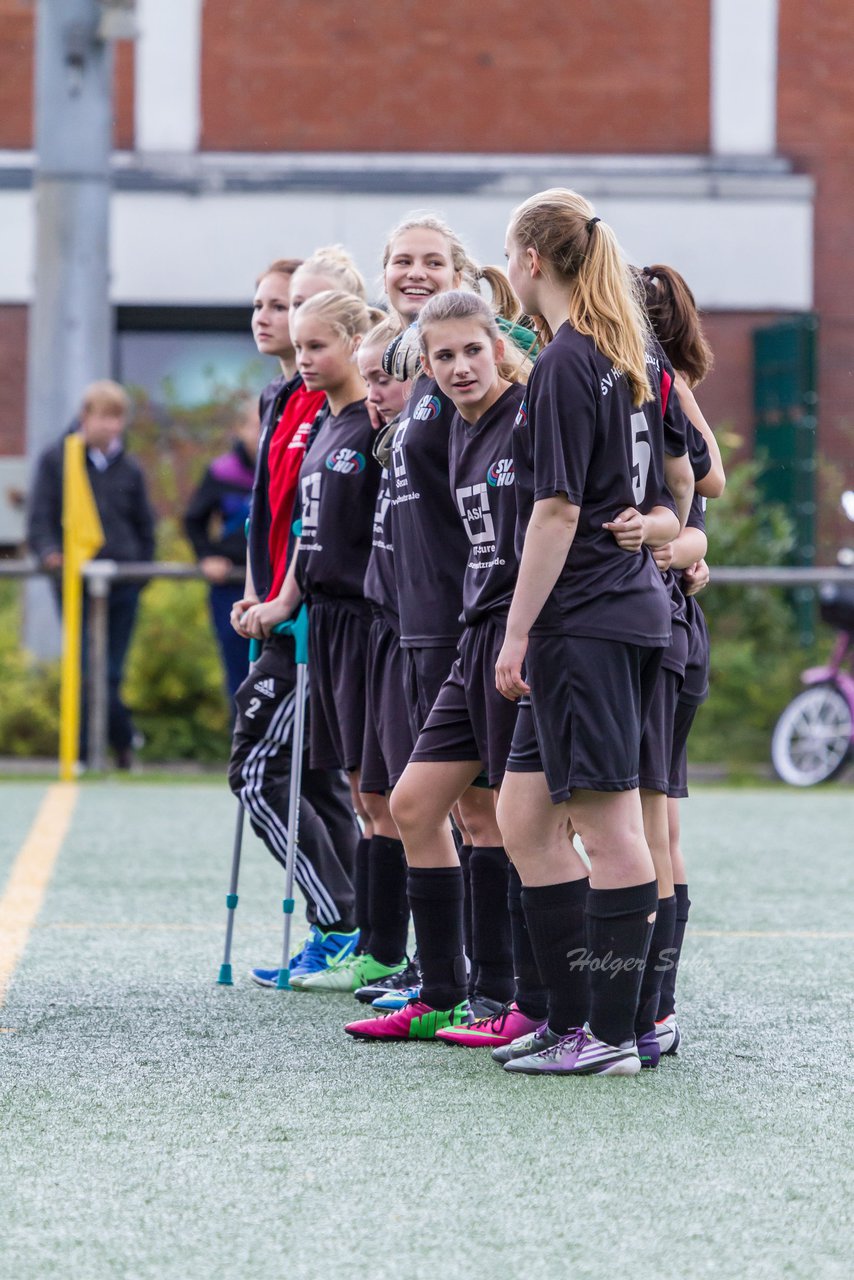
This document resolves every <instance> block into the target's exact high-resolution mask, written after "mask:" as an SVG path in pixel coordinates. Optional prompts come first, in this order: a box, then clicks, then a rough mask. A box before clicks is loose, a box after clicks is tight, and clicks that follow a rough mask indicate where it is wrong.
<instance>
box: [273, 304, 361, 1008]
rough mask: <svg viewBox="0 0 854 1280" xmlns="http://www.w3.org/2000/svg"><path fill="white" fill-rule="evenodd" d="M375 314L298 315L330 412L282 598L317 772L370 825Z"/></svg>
mask: <svg viewBox="0 0 854 1280" xmlns="http://www.w3.org/2000/svg"><path fill="white" fill-rule="evenodd" d="M375 314H376V313H372V312H371V310H370V309H369V308H368V307H367V306H366V305H365V303H364V302H363V301H362V300H361V299H360V298H357V297H355V296H354V295H352V294H347V293H343V292H340V291H327V292H324V293H319V294H316V295H315V296H314V297H311V298H309V299H308V301H305V302H302V304H301V306H300V307H299V309H298V311H297V313H296V315H295V316H294V318H293V321H292V327H293V336H294V349H295V351H296V356H297V368H298V370H299V372H300V374H301V376H302V378H303V381H304V383H305V385H306V387H307V388H308V389H309V390H312V391H323V392H324V393H325V396H326V401H327V406H328V414H327V415H326V416H325V417H324V418H323V421H322V424H321V425H320V427H319V430H316V431H314V432H313V433H312V435H311V436H310V438H309V441H308V447H307V449H306V452H305V457H304V459H303V461H302V465H301V467H300V472H299V515H300V519H301V527H302V532H301V534H300V537H299V539H298V540H297V543H296V548H295V551H294V554H293V555H292V559H291V565H290V568H289V570H288V573H287V576H286V578H285V581H284V584H283V586H282V589H281V591H280V593H279V596H278V597H277V606H278V608H279V611H280V612H284V613H286V615H287V614H289V613H291V612H292V611H293V609H294V608H295V607H296V605H297V604H298V602H299V599H300V597H301V596H304V597H305V598H306V599H307V600H308V603H309V605H310V610H311V614H310V621H311V628H310V640H309V685H310V691H311V726H310V743H311V751H310V755H311V763H312V767H313V768H335V767H338V768H343V769H345V770H346V771H347V774H348V777H349V781H350V790H351V798H352V801H353V806H354V808H355V809H356V812H357V813H359V814H360V816H362V817H363V818H364V820H365V821H366V822H367V821H368V815H367V813H366V812H365V810H364V808H363V806H362V804H361V801H360V798H359V790H358V788H359V769H360V766H361V755H362V737H363V733H364V659H365V647H366V642H367V632H368V628H369V624H370V610H369V606H368V605H367V603H366V602H365V600H364V597H363V594H362V588H363V582H364V576H365V567H366V565H367V560H368V555H369V552H370V545H371V521H372V518H373V510H374V504H375V501H376V491H377V485H378V481H379V465H378V464H377V462H376V461H375V459H374V457H373V454H372V452H371V446H372V444H373V428H372V425H371V422H370V418H369V417H368V412H367V408H366V404H365V385H364V382H363V381H362V378H361V375H360V373H359V370H358V367H357V365H356V361H355V353H356V350H357V348H358V345H359V343H360V341H361V337H362V335H363V334H364V333H365V332H366V331H367V330H368V329H369V328H370V327H371V324H372V321H373V317H374V315H375ZM346 954H347V955H349V950H348V952H347V953H346ZM344 958H345V956H342V959H344ZM333 969H334V966H333ZM333 976H334V975H333V973H331V972H326V971H324V972H322V973H319V974H317V975H314V976H312V977H311V978H306V979H305V980H304V982H302V983H301V984H300V985H301V986H302V987H303V988H304V989H307V990H308V989H319V990H323V989H325V987H326V985H327V983H328V981H332V980H333ZM310 984H314V985H310Z"/></svg>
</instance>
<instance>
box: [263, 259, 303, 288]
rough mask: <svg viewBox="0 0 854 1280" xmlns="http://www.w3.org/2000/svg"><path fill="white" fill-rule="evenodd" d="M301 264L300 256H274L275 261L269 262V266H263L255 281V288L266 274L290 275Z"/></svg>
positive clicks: (293, 273) (295, 271)
mask: <svg viewBox="0 0 854 1280" xmlns="http://www.w3.org/2000/svg"><path fill="white" fill-rule="evenodd" d="M301 266H302V258H276V261H275V262H271V263H270V265H269V267H265V268H264V270H263V271H262V272H261V274H260V276H258V279H257V280H256V281H255V288H256V289H257V288H258V286H259V284H260V283H261V281H262V280H266V279H267V276H287V277H288V278H289V279H290V277H291V276H293V275H296V273H297V271H299V269H300V267H301Z"/></svg>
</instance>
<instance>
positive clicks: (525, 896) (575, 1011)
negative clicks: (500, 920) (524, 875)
mask: <svg viewBox="0 0 854 1280" xmlns="http://www.w3.org/2000/svg"><path fill="white" fill-rule="evenodd" d="M588 889H589V881H588V880H587V879H586V878H585V879H584V880H567V881H565V882H564V883H563V884H547V885H542V886H540V887H539V888H533V889H532V888H528V887H527V886H526V885H523V887H522V906H523V908H524V911H525V919H526V920H527V922H528V934H529V936H530V939H531V946H532V948H533V951H534V955H535V957H536V961H537V968H538V969H539V971H540V973H541V975H542V979H543V983H544V984H545V987H546V990H547V992H548V1022H549V1027H550V1028H551V1030H552V1031H554V1032H555V1033H556V1034H557V1035H566V1033H567V1032H568V1031H569V1030H570V1029H571V1028H572V1027H580V1026H581V1025H582V1024H583V1023H584V1021H585V1020H586V1018H587V977H586V974H585V971H584V963H583V959H584V903H585V901H586V899H587V897H588Z"/></svg>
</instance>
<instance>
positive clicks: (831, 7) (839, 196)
mask: <svg viewBox="0 0 854 1280" xmlns="http://www.w3.org/2000/svg"><path fill="white" fill-rule="evenodd" d="M779 57H780V74H779V89H778V146H779V149H780V151H781V152H782V153H783V154H784V155H787V156H789V157H791V159H792V160H793V161H794V162H795V164H796V165H797V166H798V168H800V169H802V170H804V171H805V172H807V173H811V174H812V175H813V177H814V178H815V180H816V185H817V197H816V224H815V233H816V234H815V243H816V258H815V298H816V309H817V311H818V313H819V317H820V329H819V438H820V442H821V455H822V456H821V465H820V469H819V481H820V490H821V495H820V498H821V502H820V516H821V520H820V541H821V543H822V544H823V546H822V550H823V551H824V553H825V554H826V553H828V552H830V551H833V550H835V548H836V546H837V545H839V544H840V543H841V542H842V540H843V536H847V539H848V541H849V543H850V542H851V537H850V530H851V525H850V524H847V525H846V523H845V522H844V520H843V518H842V517H841V515H840V514H839V513H838V511H837V509H836V508H837V502H838V494H839V491H840V489H841V488H843V487H845V485H846V484H847V486H848V487H854V216H852V162H851V157H852V155H854V78H852V75H851V68H852V66H854V23H852V11H851V5H850V3H849V0H821V3H819V4H816V3H815V2H814V0H813V3H809V2H808V0H781V5H780V53H779Z"/></svg>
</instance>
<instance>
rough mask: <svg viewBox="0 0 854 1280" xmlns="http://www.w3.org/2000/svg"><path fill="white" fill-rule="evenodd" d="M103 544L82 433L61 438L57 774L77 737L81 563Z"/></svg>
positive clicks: (67, 777)
mask: <svg viewBox="0 0 854 1280" xmlns="http://www.w3.org/2000/svg"><path fill="white" fill-rule="evenodd" d="M103 545H104V530H103V528H102V526H101V519H100V516H99V515H98V508H97V506H96V505H95V497H94V494H93V493H92V486H91V485H90V483H89V477H88V475H87V474H86V450H85V445H84V443H83V437H82V436H81V435H80V434H79V433H78V432H76V431H75V432H73V433H71V434H70V435H67V436H66V437H65V451H64V455H63V471H62V680H61V685H60V699H59V776H60V779H61V780H62V781H63V782H70V781H71V780H72V778H73V777H74V767H75V765H76V764H77V759H78V754H79V742H80V659H81V635H82V621H83V576H82V570H83V566H84V564H85V563H86V561H87V560H91V559H92V557H93V556H94V555H95V553H96V552H97V551H99V550H100V548H101V547H102V546H103Z"/></svg>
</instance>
